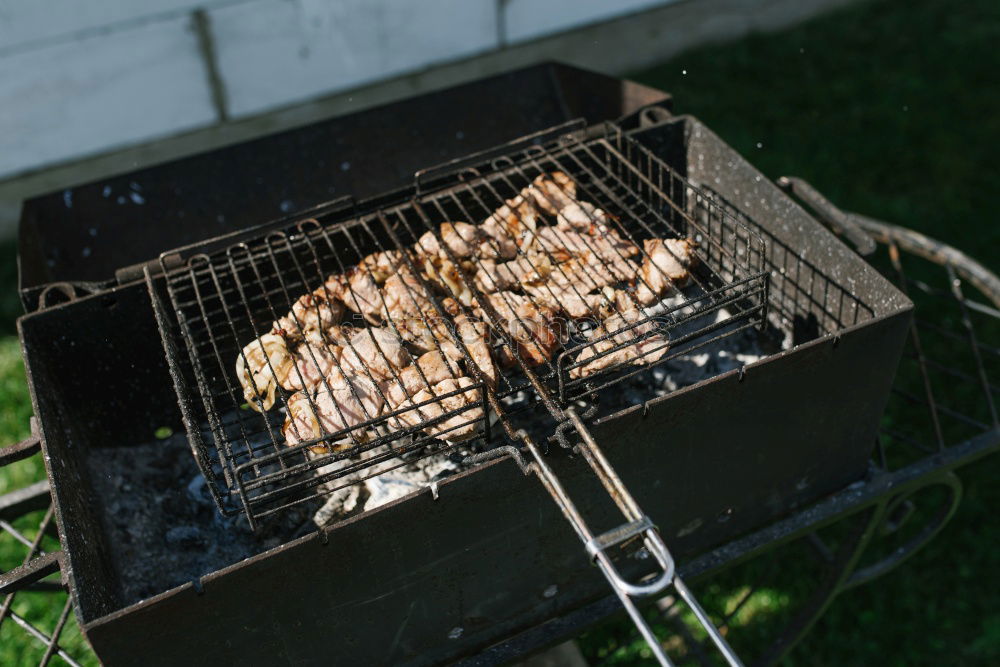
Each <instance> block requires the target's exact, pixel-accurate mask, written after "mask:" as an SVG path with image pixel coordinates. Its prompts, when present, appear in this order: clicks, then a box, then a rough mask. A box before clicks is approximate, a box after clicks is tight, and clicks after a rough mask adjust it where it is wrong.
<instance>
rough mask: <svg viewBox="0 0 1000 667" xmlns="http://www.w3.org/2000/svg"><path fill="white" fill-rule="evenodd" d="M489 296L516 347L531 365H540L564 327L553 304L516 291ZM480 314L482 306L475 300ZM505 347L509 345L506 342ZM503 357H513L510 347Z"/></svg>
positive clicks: (552, 350) (556, 341)
mask: <svg viewBox="0 0 1000 667" xmlns="http://www.w3.org/2000/svg"><path fill="white" fill-rule="evenodd" d="M486 298H487V299H488V300H489V303H490V305H491V306H493V308H494V309H495V310H496V311H497V314H498V315H499V317H500V320H501V322H502V324H503V327H504V328H505V329H506V330H507V332H508V333H509V334H510V336H511V338H513V340H514V342H515V344H516V345H517V351H518V353H519V354H520V355H521V356H522V358H523V359H524V360H525V361H526V362H527V363H528V364H529V365H531V366H540V365H542V364H544V363H545V362H547V361H549V360H550V359H551V358H552V353H553V352H554V351H555V349H556V348H557V347H559V345H560V343H561V340H560V339H561V336H562V327H561V326H560V323H559V321H558V319H557V312H556V311H555V310H553V309H552V308H551V307H549V306H547V305H545V304H543V303H539V302H536V301H535V300H533V299H531V298H529V297H526V296H523V295H520V294H515V293H513V292H496V293H495V294H487V295H486ZM476 306H477V311H478V312H476V311H474V312H476V314H477V315H478V316H482V313H483V311H482V307H481V306H479V304H476ZM505 347H506V346H505ZM503 352H504V354H505V357H504V359H503V360H504V361H512V360H513V359H512V357H510V350H503Z"/></svg>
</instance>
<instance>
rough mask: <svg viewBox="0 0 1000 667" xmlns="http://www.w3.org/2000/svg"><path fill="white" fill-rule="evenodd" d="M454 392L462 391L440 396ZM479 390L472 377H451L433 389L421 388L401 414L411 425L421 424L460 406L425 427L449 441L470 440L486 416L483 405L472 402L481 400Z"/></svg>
mask: <svg viewBox="0 0 1000 667" xmlns="http://www.w3.org/2000/svg"><path fill="white" fill-rule="evenodd" d="M451 392H459V393H456V394H455V395H454V396H446V397H445V398H440V397H441V396H443V395H445V394H449V393H451ZM480 394H481V392H480V391H478V389H477V387H476V383H475V382H473V381H472V380H471V379H470V378H467V377H459V378H448V379H446V380H443V381H441V382H439V383H438V384H436V385H434V387H432V388H431V389H422V390H420V391H419V392H417V393H416V394H415V395H414V396H413V397H412V398H410V399H408V400H407V401H406V402H405V404H404V408H409V409H408V410H405V411H404V412H402V413H401V414H400V415H399V418H400V420H401V421H402V422H404V423H405V424H407V425H408V426H419V425H420V424H424V423H426V422H428V421H431V420H433V419H437V418H439V417H441V416H442V415H444V414H446V413H450V412H454V411H457V410H461V412H458V413H457V414H455V415H454V416H451V417H449V418H448V419H446V420H444V421H443V422H441V423H438V424H434V425H432V426H428V427H427V428H425V429H424V433H426V434H427V435H430V436H434V437H440V438H442V439H444V440H447V441H450V442H458V441H461V440H467V439H468V438H470V437H472V436H474V435H475V434H476V426H477V424H478V423H479V422H480V420H482V418H483V409H482V407H479V406H477V407H471V406H472V404H473V403H476V402H477V401H479V399H480ZM428 401H430V402H428ZM421 403H426V405H421ZM463 408H464V409H463Z"/></svg>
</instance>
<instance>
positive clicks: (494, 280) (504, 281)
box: [475, 255, 552, 294]
mask: <svg viewBox="0 0 1000 667" xmlns="http://www.w3.org/2000/svg"><path fill="white" fill-rule="evenodd" d="M551 272H552V264H551V263H550V262H549V260H548V257H546V256H544V255H535V256H533V257H528V256H526V255H521V256H520V257H518V258H516V259H512V260H510V261H509V262H501V263H499V264H498V263H497V262H494V261H491V260H485V259H484V260H483V261H481V262H480V263H479V270H478V271H477V272H476V277H475V283H476V287H477V288H479V289H480V290H481V291H483V292H486V293H487V294H491V293H493V292H499V291H502V290H508V289H511V288H513V287H516V286H517V285H539V284H541V283H543V282H544V281H545V279H546V278H547V277H548V276H549V274H550V273H551Z"/></svg>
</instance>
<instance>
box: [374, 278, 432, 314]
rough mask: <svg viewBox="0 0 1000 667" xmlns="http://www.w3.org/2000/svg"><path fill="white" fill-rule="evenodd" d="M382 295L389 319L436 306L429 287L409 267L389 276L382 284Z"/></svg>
mask: <svg viewBox="0 0 1000 667" xmlns="http://www.w3.org/2000/svg"><path fill="white" fill-rule="evenodd" d="M382 296H383V298H384V300H385V305H384V308H383V315H385V316H386V318H387V319H392V320H395V319H398V318H400V317H405V316H406V315H412V314H419V313H422V312H424V311H427V310H432V309H433V308H434V304H433V303H432V302H431V299H430V297H429V296H428V294H427V289H426V288H425V287H424V286H423V284H422V283H421V282H420V279H419V278H417V277H416V276H415V275H413V273H412V272H411V271H410V270H409V269H400V270H399V271H397V272H396V273H394V274H393V275H391V276H389V278H388V279H387V280H386V281H385V284H384V285H383V286H382Z"/></svg>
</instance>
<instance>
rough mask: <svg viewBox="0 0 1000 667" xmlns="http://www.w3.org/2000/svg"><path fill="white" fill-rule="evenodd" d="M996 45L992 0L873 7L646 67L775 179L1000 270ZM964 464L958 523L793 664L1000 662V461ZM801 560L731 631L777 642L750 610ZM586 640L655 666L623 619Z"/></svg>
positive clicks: (844, 605) (600, 657) (678, 101)
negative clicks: (799, 184) (802, 183)
mask: <svg viewBox="0 0 1000 667" xmlns="http://www.w3.org/2000/svg"><path fill="white" fill-rule="evenodd" d="M998 44H1000V3H998V2H996V0H971V1H969V0H967V1H965V2H940V1H938V0H916V1H912V2H906V3H901V2H864V3H860V4H858V5H856V6H853V7H849V8H847V9H845V10H842V11H838V12H835V13H832V14H828V15H825V16H822V17H820V18H818V19H816V20H814V21H811V22H809V23H807V24H804V25H801V26H797V27H795V28H793V29H790V30H787V31H785V32H783V33H781V34H776V35H762V36H753V37H749V38H747V39H743V40H740V41H738V42H735V43H731V44H725V45H720V46H713V47H708V48H702V49H698V50H695V51H691V52H688V53H685V54H682V55H681V56H679V57H677V58H675V59H673V60H672V61H670V62H668V63H665V64H663V65H660V66H657V67H654V68H652V69H650V70H647V71H644V72H639V73H636V74H634V75H633V76H632V78H634V79H635V80H637V81H640V82H642V83H645V84H648V85H651V86H654V87H656V88H660V89H662V90H666V91H669V92H670V93H672V94H673V95H674V102H675V111H676V112H678V113H690V114H693V115H696V116H698V117H699V118H700V119H701V120H702V121H704V122H705V123H706V124H707V125H708V126H709V127H710V128H712V129H713V130H714V131H715V132H717V133H718V134H719V135H720V136H721V137H722V138H723V139H724V140H725V141H727V142H728V143H730V144H731V145H733V147H735V149H736V150H737V151H739V152H740V153H742V154H743V155H745V156H746V157H747V158H748V159H749V160H750V161H751V162H753V163H754V164H755V165H756V166H757V167H758V168H760V169H761V171H763V172H764V174H766V175H767V176H769V177H771V178H777V177H778V176H782V175H795V176H801V177H804V178H805V179H806V180H808V181H810V182H811V183H812V184H813V185H815V186H816V187H817V188H818V189H819V190H820V191H821V192H823V193H824V194H826V195H827V197H829V198H830V199H831V200H832V201H834V202H835V203H837V204H838V205H840V206H841V207H843V208H845V209H846V210H853V211H857V212H860V213H865V214H867V215H870V216H872V217H876V218H881V219H884V220H888V221H891V222H895V223H897V224H902V225H905V226H908V227H912V228H913V229H916V230H918V231H921V232H923V233H925V234H928V235H930V236H933V237H936V238H939V239H941V240H943V241H945V242H948V243H951V244H953V245H955V246H957V247H959V248H962V249H964V250H966V251H967V252H969V253H970V254H972V255H973V256H975V257H977V258H978V259H979V260H981V261H982V262H984V263H985V264H986V265H987V266H988V267H989V268H991V269H992V270H994V271H997V270H1000V221H998V216H997V214H996V212H995V211H996V202H995V198H996V196H997V193H998V192H1000V168H998V166H997V160H996V149H997V147H998V146H1000V114H998V110H1000V85H998V84H997V81H998V80H1000V79H998V74H997V73H998V72H1000V53H998V49H997V45H998ZM996 342H998V341H993V343H996ZM960 475H961V477H962V480H963V482H964V483H965V495H964V499H963V502H962V505H961V506H960V507H959V511H958V514H957V515H956V517H955V518H954V519H953V520H952V522H951V523H950V524H949V525H948V527H947V528H946V529H945V530H944V531H943V532H942V533H941V534H940V535H938V537H937V538H936V539H935V540H934V541H933V542H932V543H931V544H930V545H929V546H928V547H927V548H926V549H924V550H923V551H921V552H919V553H918V554H917V555H916V556H915V557H914V558H913V559H911V560H909V561H907V562H906V563H905V564H904V565H903V566H902V567H900V568H899V569H897V570H896V571H894V572H892V573H891V574H889V575H887V576H885V577H884V578H882V579H879V580H877V581H876V582H875V583H874V584H871V585H868V586H865V587H862V588H860V589H857V590H855V591H852V592H849V593H847V594H845V595H843V596H842V597H840V598H839V599H838V600H837V601H836V602H835V603H834V604H833V606H832V607H831V608H830V609H829V610H828V612H827V613H826V615H825V616H824V617H823V619H821V620H820V622H819V623H818V624H817V625H816V626H815V628H814V629H813V632H812V633H811V634H810V635H808V636H807V637H806V639H805V640H804V641H803V643H802V644H801V645H800V646H799V647H798V648H797V649H796V650H795V651H793V653H792V654H791V655H790V656H789V658H788V660H787V661H786V662H787V664H796V665H800V664H831V665H875V664H878V665H883V664H899V665H914V664H935V665H938V664H959V663H960V664H984V665H985V664H998V663H1000V574H998V573H1000V551H998V549H997V547H998V546H1000V519H998V518H997V515H996V513H995V511H994V510H995V508H996V507H998V506H1000V485H998V484H997V483H996V481H995V480H996V479H998V478H1000V457H992V458H991V459H986V460H984V461H981V462H978V463H975V464H973V465H972V466H971V467H969V468H967V469H963V470H962V471H960ZM795 572H796V569H795V567H794V565H793V566H791V567H790V568H789V576H788V581H786V582H784V583H783V585H781V586H777V587H774V588H772V589H769V590H767V591H764V592H763V593H762V594H760V595H759V596H757V597H756V598H755V599H754V600H753V604H751V605H750V609H749V610H748V613H747V614H743V613H741V617H742V618H741V620H743V621H744V626H743V627H739V626H737V627H734V628H733V629H732V631H731V634H732V635H733V636H734V637H736V636H737V635H739V634H740V633H741V632H744V633H747V634H750V635H751V637H750V638H749V640H748V641H745V642H744V643H749V644H751V645H754V644H759V645H761V646H762V645H763V640H764V639H765V638H757V637H755V636H753V635H754V633H755V632H756V629H755V628H754V627H752V626H753V623H752V621H753V620H754V619H753V617H754V616H755V615H756V616H757V617H758V618H757V620H760V618H759V617H762V616H766V615H767V614H775V613H780V612H781V611H782V609H783V607H784V606H787V605H788V604H789V600H790V599H792V598H794V597H795V595H794V593H795V591H796V589H797V588H801V586H800V584H802V583H803V582H801V581H798V580H797V579H801V578H802V577H801V575H798V576H797V575H796V574H794V573H795ZM711 594H712V593H711V591H710V592H709V595H711ZM733 597H735V595H734V596H733ZM581 645H582V648H583V650H584V653H585V655H586V656H587V657H588V658H589V659H590V660H591V662H592V663H594V664H617V665H624V664H635V663H638V662H641V661H643V646H642V644H641V642H639V641H638V640H637V638H636V635H635V633H634V632H633V631H632V630H631V628H630V626H629V625H628V624H627V623H625V622H619V623H614V624H610V625H607V626H603V627H601V628H598V629H596V630H594V631H592V632H590V633H588V634H587V635H585V636H584V637H583V638H582V639H581Z"/></svg>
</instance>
